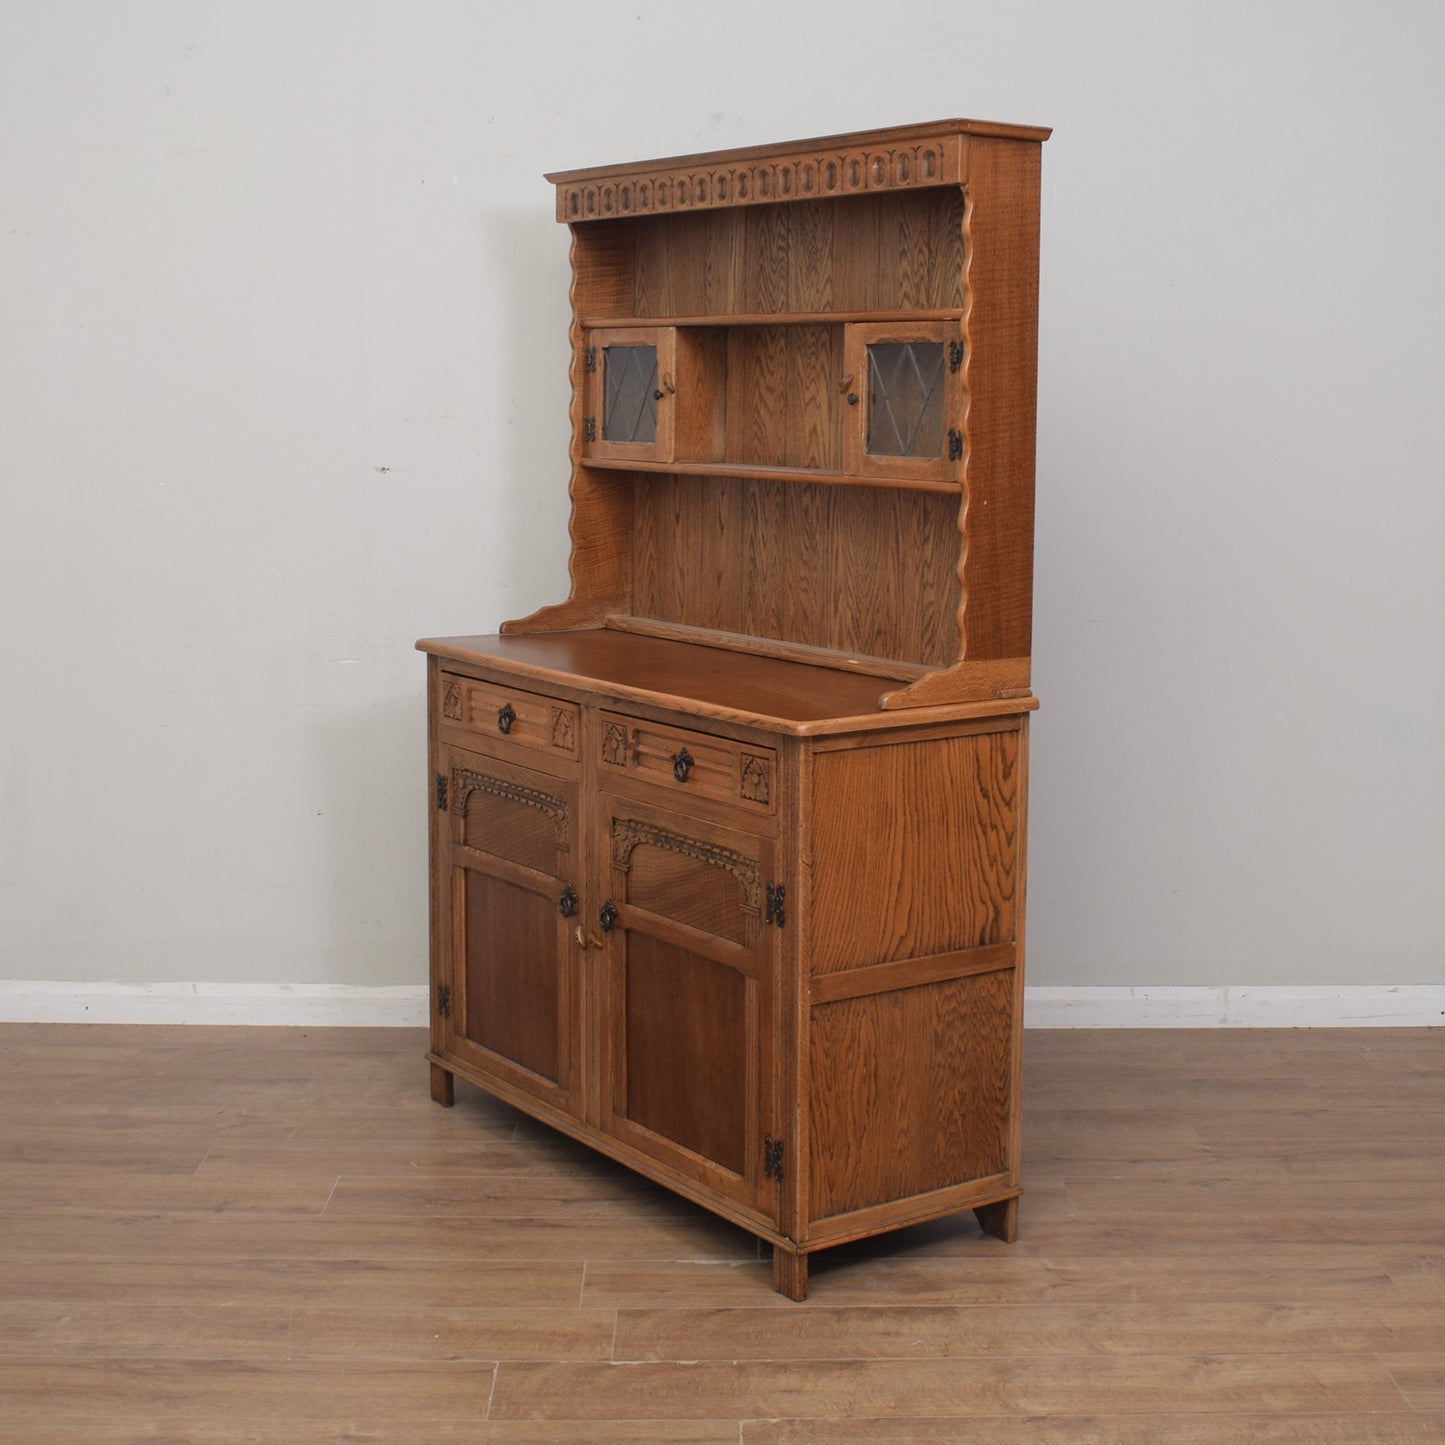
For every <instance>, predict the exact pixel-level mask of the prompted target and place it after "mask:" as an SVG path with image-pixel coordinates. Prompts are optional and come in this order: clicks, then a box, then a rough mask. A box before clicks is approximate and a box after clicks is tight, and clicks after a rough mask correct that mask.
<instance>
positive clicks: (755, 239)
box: [743, 206, 791, 312]
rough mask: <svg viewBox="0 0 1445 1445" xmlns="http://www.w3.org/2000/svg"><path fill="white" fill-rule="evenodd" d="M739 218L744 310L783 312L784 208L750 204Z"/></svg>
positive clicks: (787, 229) (786, 244) (786, 222)
mask: <svg viewBox="0 0 1445 1445" xmlns="http://www.w3.org/2000/svg"><path fill="white" fill-rule="evenodd" d="M743 217H744V220H743V225H744V228H745V230H744V237H745V240H744V256H745V260H744V291H743V296H744V305H745V309H747V310H748V311H762V312H772V311H786V310H787V309H788V249H789V240H790V230H791V227H790V225H789V218H788V215H787V208H786V207H782V206H754V207H753V208H752V209H751V210H749V211H746V212H744V213H743Z"/></svg>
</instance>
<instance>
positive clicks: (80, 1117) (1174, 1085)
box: [0, 1025, 1445, 1445]
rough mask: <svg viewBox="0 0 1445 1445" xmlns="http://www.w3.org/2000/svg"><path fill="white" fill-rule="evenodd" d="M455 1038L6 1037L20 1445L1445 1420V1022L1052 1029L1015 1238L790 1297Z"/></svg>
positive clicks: (936, 1244) (2, 1093) (1248, 1436)
mask: <svg viewBox="0 0 1445 1445" xmlns="http://www.w3.org/2000/svg"><path fill="white" fill-rule="evenodd" d="M424 1048H425V1036H424V1034H423V1033H421V1032H420V1031H416V1030H385V1029H365V1030H339V1029H338V1030H325V1029H310V1028H307V1029H242V1028H220V1029H214V1028H145V1027H126V1028H110V1027H99V1026H86V1025H46V1026H28V1025H27V1026H21V1025H3V1026H0V1442H4V1445H11V1442H19V1441H24V1442H26V1445H59V1442H61V1441H67V1442H77V1445H79V1442H86V1445H93V1442H101V1441H104V1442H106V1445H114V1442H128V1441H131V1440H135V1441H140V1440H145V1441H150V1442H154V1441H157V1440H168V1441H176V1442H179V1441H186V1442H190V1441H197V1442H223V1441H225V1442H233V1445H234V1442H240V1441H261V1442H285V1445H308V1442H312V1441H316V1442H319V1441H323V1440H325V1441H333V1440H341V1439H346V1440H376V1441H396V1442H399V1445H415V1442H417V1441H426V1442H428V1445H448V1442H451V1441H461V1440H466V1441H469V1442H483V1445H487V1442H498V1445H534V1442H542V1441H578V1442H588V1445H612V1442H638V1445H648V1442H654V1441H655V1442H663V1441H676V1442H682V1445H688V1442H698V1445H719V1442H729V1445H819V1442H832V1445H849V1442H859V1445H861V1442H863V1441H867V1442H869V1445H874V1442H879V1441H884V1442H887V1441H894V1440H896V1441H900V1442H913V1445H933V1442H944V1441H947V1442H949V1445H955V1442H962V1445H969V1442H973V1441H987V1442H989V1445H1012V1442H1015V1441H1017V1442H1035V1441H1078V1442H1085V1441H1087V1442H1091V1445H1099V1442H1106V1445H1108V1442H1113V1445H1145V1442H1148V1445H1154V1442H1156V1441H1162V1440H1167V1441H1169V1442H1171V1445H1195V1442H1197V1445H1206V1442H1208V1445H1217V1442H1225V1445H1227V1442H1234V1441H1239V1442H1245V1441H1248V1442H1251V1445H1253V1442H1264V1445H1270V1442H1275V1445H1294V1442H1310V1445H1335V1442H1338V1445H1346V1442H1349V1445H1356V1442H1359V1445H1395V1442H1411V1445H1415V1442H1423V1441H1432V1442H1433V1441H1440V1440H1445V1308H1442V1306H1445V1226H1442V1224H1441V1223H1440V1220H1441V1218H1442V1216H1441V1214H1440V1210H1439V1207H1438V1203H1437V1201H1438V1200H1439V1199H1440V1198H1441V1197H1445V1131H1442V1130H1441V1129H1440V1128H1439V1125H1438V1120H1439V1119H1440V1118H1441V1117H1445V1085H1442V1080H1445V1031H1441V1030H1364V1029H1362V1030H1335V1031H1308V1030H1294V1031H1262V1030H1232V1031H1231V1030H1198V1031H1188V1030H1184V1031H1176V1030H1160V1031H1143V1030H1135V1031H1119V1032H1107V1031H1077V1032H1074V1031H1054V1032H1043V1033H1040V1032H1031V1033H1030V1034H1029V1035H1028V1036H1027V1040H1026V1047H1025V1055H1026V1059H1025V1101H1024V1103H1025V1107H1024V1141H1025V1145H1024V1148H1025V1176H1024V1184H1025V1194H1024V1198H1023V1209H1022V1234H1021V1236H1020V1238H1019V1240H1018V1242H1017V1243H1016V1244H1014V1245H1006V1244H1003V1243H1001V1242H1000V1241H999V1240H996V1239H992V1238H989V1237H986V1236H984V1235H983V1234H982V1233H981V1232H980V1231H979V1228H978V1226H977V1223H976V1221H975V1220H974V1219H973V1217H972V1215H971V1213H964V1214H962V1215H958V1216H954V1217H952V1218H949V1219H944V1220H937V1221H933V1222H931V1223H929V1224H925V1225H919V1226H915V1227H912V1228H908V1229H903V1230H898V1231H896V1232H894V1233H893V1234H890V1235H887V1236H883V1237H880V1238H878V1239H875V1240H866V1241H860V1242H858V1243H856V1244H852V1245H848V1246H844V1247H842V1248H839V1249H835V1250H829V1251H824V1252H823V1253H821V1254H820V1255H817V1256H815V1257H814V1259H813V1260H812V1267H811V1282H810V1297H809V1299H808V1300H807V1301H806V1302H804V1303H803V1304H801V1305H799V1304H794V1303H793V1302H792V1301H789V1300H786V1299H784V1298H783V1297H782V1296H780V1295H778V1294H776V1293H774V1292H773V1290H772V1288H771V1260H770V1252H769V1250H767V1249H766V1248H760V1247H759V1244H758V1242H757V1241H756V1240H755V1239H753V1238H752V1236H750V1235H748V1234H746V1233H745V1232H744V1231H742V1230H740V1229H737V1228H736V1227H734V1226H732V1225H730V1224H727V1223H726V1222H724V1221H721V1220H718V1219H716V1218H714V1217H713V1216H711V1215H709V1214H707V1213H706V1212H705V1211H703V1210H701V1209H698V1208H696V1207H694V1206H692V1205H690V1204H687V1203H686V1202H685V1201H682V1200H680V1199H678V1198H675V1197H674V1196H672V1195H671V1194H669V1193H668V1192H667V1191H665V1190H662V1189H659V1188H658V1187H656V1186H654V1185H652V1184H650V1183H647V1182H646V1181H643V1180H639V1179H637V1178H636V1177H634V1176H633V1175H631V1174H630V1173H629V1172H628V1171H627V1170H625V1169H622V1168H620V1167H619V1166H617V1165H615V1164H611V1163H609V1162H607V1161H605V1160H600V1159H598V1158H597V1157H596V1156H594V1155H593V1154H592V1153H591V1152H590V1151H588V1150H587V1149H585V1148H583V1147H582V1146H580V1145H578V1144H576V1143H575V1142H574V1141H572V1140H569V1139H566V1138H564V1137H562V1136H561V1135H559V1134H556V1133H555V1132H553V1131H552V1130H550V1129H547V1128H546V1127H545V1126H543V1125H540V1124H537V1123H535V1122H534V1121H532V1120H530V1119H528V1118H527V1117H525V1116H524V1115H522V1114H521V1113H519V1112H518V1111H516V1110H514V1109H512V1108H510V1107H509V1106H507V1105H505V1104H501V1103H498V1102H496V1101H494V1100H490V1099H488V1098H487V1097H486V1096H485V1095H483V1094H481V1093H480V1092H478V1091H477V1090H475V1089H470V1088H466V1087H462V1088H459V1089H458V1092H457V1102H456V1106H455V1108H453V1109H440V1108H437V1107H436V1106H435V1105H434V1104H433V1103H432V1102H431V1099H430V1097H429V1090H428V1077H427V1068H426V1064H425V1062H424V1059H423V1057H422V1054H423V1051H424Z"/></svg>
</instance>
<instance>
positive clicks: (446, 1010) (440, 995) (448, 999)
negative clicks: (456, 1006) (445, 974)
mask: <svg viewBox="0 0 1445 1445" xmlns="http://www.w3.org/2000/svg"><path fill="white" fill-rule="evenodd" d="M451 1016H452V986H451V984H449V983H439V984H437V1017H438V1018H444V1019H449V1018H451Z"/></svg>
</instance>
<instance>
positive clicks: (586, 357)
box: [582, 346, 597, 371]
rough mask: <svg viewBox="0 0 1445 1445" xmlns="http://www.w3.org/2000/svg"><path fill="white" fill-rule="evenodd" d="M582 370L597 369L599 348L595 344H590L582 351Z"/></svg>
mask: <svg viewBox="0 0 1445 1445" xmlns="http://www.w3.org/2000/svg"><path fill="white" fill-rule="evenodd" d="M582 370H583V371H596V370H597V348H596V347H595V346H589V347H587V348H586V349H585V350H584V351H583V352H582Z"/></svg>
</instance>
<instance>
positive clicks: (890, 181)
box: [557, 137, 959, 221]
mask: <svg viewBox="0 0 1445 1445" xmlns="http://www.w3.org/2000/svg"><path fill="white" fill-rule="evenodd" d="M958 172H959V161H958V147H957V144H956V142H953V141H951V140H950V139H949V138H947V137H940V138H938V139H934V140H923V141H919V142H917V143H915V144H913V145H899V146H880V147H871V146H869V147H861V148H859V149H856V150H837V151H815V152H812V153H810V154H803V155H792V156H781V157H777V158H774V159H768V160H758V161H753V162H751V163H748V162H739V163H738V164H736V165H717V166H705V165H704V166H676V167H671V168H667V169H661V170H657V171H651V172H641V173H637V174H629V175H619V176H616V177H607V176H601V177H597V178H594V179H588V180H579V181H559V182H558V185H557V219H558V220H559V221H605V220H614V219H616V218H617V217H619V216H646V215H653V214H655V213H657V212H667V211H704V210H710V209H712V208H713V207H716V206H750V205H752V206H760V205H768V204H770V203H772V202H776V201H813V200H818V199H819V198H822V197H828V196H851V195H859V194H861V193H864V192H868V191H895V190H905V189H913V188H915V187H918V186H942V185H952V184H957V182H958V180H959V174H958Z"/></svg>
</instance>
